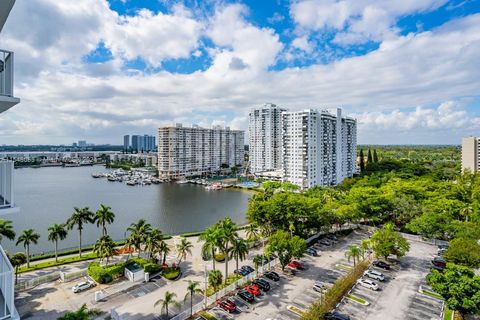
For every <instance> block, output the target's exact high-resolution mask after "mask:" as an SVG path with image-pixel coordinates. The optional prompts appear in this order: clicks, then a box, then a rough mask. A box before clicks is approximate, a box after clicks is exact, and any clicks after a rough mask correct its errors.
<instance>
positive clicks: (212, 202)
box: [2, 166, 251, 254]
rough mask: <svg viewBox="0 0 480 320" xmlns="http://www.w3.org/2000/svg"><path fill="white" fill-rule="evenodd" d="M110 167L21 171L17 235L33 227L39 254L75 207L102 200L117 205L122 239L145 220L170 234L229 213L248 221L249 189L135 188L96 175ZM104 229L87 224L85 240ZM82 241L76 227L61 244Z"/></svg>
mask: <svg viewBox="0 0 480 320" xmlns="http://www.w3.org/2000/svg"><path fill="white" fill-rule="evenodd" d="M105 170H106V169H103V167H101V166H93V167H73V168H58V167H52V168H39V169H34V168H23V169H16V170H15V173H14V179H15V180H14V191H15V202H16V204H17V206H18V207H20V212H19V213H15V214H10V215H6V216H3V217H2V218H3V219H9V220H12V221H13V225H14V228H15V231H16V232H17V235H18V234H20V232H21V230H23V229H29V228H32V229H35V230H36V231H37V232H38V233H39V234H40V240H39V242H38V244H37V245H32V246H31V252H32V253H35V254H38V253H42V252H49V251H52V250H53V244H52V243H51V242H49V241H48V239H47V235H48V231H47V230H48V227H49V226H51V225H52V224H54V223H65V222H66V220H67V219H68V217H69V216H70V215H71V214H72V213H73V208H74V207H89V208H90V209H91V210H92V211H96V210H97V208H98V207H99V206H100V204H101V203H103V204H106V205H108V206H110V207H112V210H113V212H114V213H115V215H116V217H115V222H114V223H113V224H112V225H109V226H108V227H107V229H108V233H109V234H110V235H111V236H112V238H113V239H116V240H120V239H123V238H124V237H125V230H126V228H127V227H128V226H129V225H130V224H131V223H132V222H136V221H138V219H140V218H143V219H146V220H147V222H149V223H151V224H152V225H153V226H154V227H157V228H160V230H162V232H163V233H164V234H179V233H185V232H194V231H201V230H204V229H205V228H206V227H207V226H210V225H212V224H214V223H215V222H217V221H218V220H219V219H221V218H224V217H231V218H232V220H233V221H235V222H236V223H238V224H243V223H245V222H246V215H245V213H246V208H247V205H248V199H249V198H250V196H251V193H249V192H243V191H237V190H228V189H227V190H220V191H209V190H206V189H205V188H204V187H203V186H197V185H190V184H176V183H162V184H158V185H150V186H133V187H132V186H127V185H125V184H123V183H119V182H108V181H107V180H106V179H94V178H92V177H91V173H92V172H97V171H105ZM100 233H101V230H100V229H98V228H97V227H96V226H95V225H87V226H85V229H84V230H83V239H84V240H83V242H84V243H85V244H92V243H94V242H95V241H96V239H97V238H98V237H99V235H100ZM2 245H3V246H4V248H5V249H6V250H8V251H9V252H15V251H23V250H24V249H23V247H16V246H15V243H14V242H13V241H9V240H8V239H3V241H2ZM77 245H78V231H76V229H74V230H71V231H70V232H69V235H68V237H67V238H66V239H65V240H63V241H61V243H60V244H59V248H62V249H66V248H74V247H75V246H77Z"/></svg>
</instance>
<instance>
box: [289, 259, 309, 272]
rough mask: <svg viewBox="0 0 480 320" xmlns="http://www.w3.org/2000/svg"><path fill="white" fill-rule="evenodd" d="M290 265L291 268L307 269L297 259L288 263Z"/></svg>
mask: <svg viewBox="0 0 480 320" xmlns="http://www.w3.org/2000/svg"><path fill="white" fill-rule="evenodd" d="M288 266H289V267H290V268H293V269H298V270H303V269H305V268H304V267H303V265H302V264H301V263H300V262H298V261H296V260H293V261H291V262H290V263H289V264H288Z"/></svg>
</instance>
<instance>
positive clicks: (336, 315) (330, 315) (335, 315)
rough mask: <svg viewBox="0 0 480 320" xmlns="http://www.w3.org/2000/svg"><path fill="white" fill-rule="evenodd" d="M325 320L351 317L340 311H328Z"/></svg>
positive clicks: (347, 319) (348, 318)
mask: <svg viewBox="0 0 480 320" xmlns="http://www.w3.org/2000/svg"><path fill="white" fill-rule="evenodd" d="M323 318H324V319H325V320H350V317H349V316H347V315H344V314H341V313H338V312H327V313H326V314H325V316H324V317H323Z"/></svg>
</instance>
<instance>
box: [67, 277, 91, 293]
mask: <svg viewBox="0 0 480 320" xmlns="http://www.w3.org/2000/svg"><path fill="white" fill-rule="evenodd" d="M95 286H96V283H95V282H93V281H91V280H88V281H82V282H79V283H77V284H76V285H74V286H73V287H72V291H73V292H74V293H78V292H80V291H83V290H87V289H90V288H92V287H95Z"/></svg>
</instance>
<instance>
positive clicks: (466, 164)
mask: <svg viewBox="0 0 480 320" xmlns="http://www.w3.org/2000/svg"><path fill="white" fill-rule="evenodd" d="M479 140H480V138H478V137H468V138H463V139H462V172H465V171H466V170H469V171H471V172H473V173H477V172H478V171H479V169H480V165H479V164H480V149H479V148H480V143H479V142H480V141H479Z"/></svg>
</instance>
